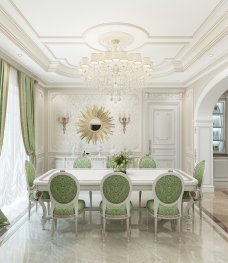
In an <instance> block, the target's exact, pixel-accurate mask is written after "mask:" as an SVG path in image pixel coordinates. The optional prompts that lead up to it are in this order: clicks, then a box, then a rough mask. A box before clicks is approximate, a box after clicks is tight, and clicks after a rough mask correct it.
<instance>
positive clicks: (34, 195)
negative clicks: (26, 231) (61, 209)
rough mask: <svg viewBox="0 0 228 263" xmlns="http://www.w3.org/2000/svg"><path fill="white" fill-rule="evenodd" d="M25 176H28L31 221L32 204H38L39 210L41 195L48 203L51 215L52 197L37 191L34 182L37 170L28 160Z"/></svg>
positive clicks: (44, 192)
mask: <svg viewBox="0 0 228 263" xmlns="http://www.w3.org/2000/svg"><path fill="white" fill-rule="evenodd" d="M25 175H26V182H27V190H28V200H29V204H28V217H29V220H30V215H31V207H32V203H33V202H35V203H36V209H37V202H38V197H39V196H40V195H41V198H42V199H43V201H44V202H47V207H48V214H50V196H49V194H48V192H47V191H43V192H39V191H37V190H36V189H35V186H34V184H33V182H34V180H35V179H36V170H35V167H34V165H33V164H32V163H31V162H30V161H27V160H25Z"/></svg>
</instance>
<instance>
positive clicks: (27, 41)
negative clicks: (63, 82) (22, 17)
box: [0, 6, 49, 70]
mask: <svg viewBox="0 0 228 263" xmlns="http://www.w3.org/2000/svg"><path fill="white" fill-rule="evenodd" d="M0 30H1V32H2V33H3V34H4V35H5V36H6V37H7V38H9V39H10V40H11V41H12V42H13V43H14V44H15V45H16V46H17V47H19V48H20V49H21V50H23V52H24V53H25V54H27V55H28V56H29V57H30V58H31V59H32V60H33V61H35V62H36V63H37V64H38V65H39V66H41V67H42V68H43V69H44V70H46V69H47V68H48V64H49V62H48V59H47V57H46V56H45V55H44V54H43V52H42V51H41V50H40V48H39V47H38V46H37V45H36V44H34V42H33V40H32V39H31V38H30V37H29V36H28V35H27V34H26V33H25V31H24V30H23V29H21V28H20V27H19V26H18V25H17V23H16V21H15V20H14V19H13V18H11V17H10V15H9V14H8V13H7V12H6V11H5V10H4V9H3V8H2V7H1V6H0Z"/></svg>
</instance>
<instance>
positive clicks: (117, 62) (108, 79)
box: [79, 39, 153, 102]
mask: <svg viewBox="0 0 228 263" xmlns="http://www.w3.org/2000/svg"><path fill="white" fill-rule="evenodd" d="M111 44H112V45H111V48H110V50H109V51H105V52H104V53H92V54H91V57H90V59H89V58H88V57H83V58H82V61H81V64H80V68H79V71H80V75H81V77H82V79H83V80H84V81H85V82H86V83H87V85H88V86H89V87H92V88H96V89H99V90H101V91H103V92H105V93H106V94H108V95H109V96H110V99H111V100H112V101H114V102H117V101H120V100H121V96H122V95H124V94H127V93H131V92H133V91H135V90H137V89H139V88H143V87H144V83H145V80H146V78H147V77H149V76H150V74H151V72H152V70H153V63H152V62H151V60H150V58H148V57H144V58H143V59H142V57H141V54H140V53H129V52H127V51H123V50H121V45H120V41H119V40H118V39H113V40H112V41H111Z"/></svg>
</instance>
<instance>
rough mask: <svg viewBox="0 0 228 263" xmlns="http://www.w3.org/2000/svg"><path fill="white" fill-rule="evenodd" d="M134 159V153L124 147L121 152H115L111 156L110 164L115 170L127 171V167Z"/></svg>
mask: <svg viewBox="0 0 228 263" xmlns="http://www.w3.org/2000/svg"><path fill="white" fill-rule="evenodd" d="M131 161H132V154H131V152H130V151H128V150H126V149H124V150H123V151H121V152H120V153H119V154H115V155H113V156H112V157H111V160H110V166H111V167H112V168H113V170H114V171H115V172H123V173H126V170H127V167H129V165H130V163H131Z"/></svg>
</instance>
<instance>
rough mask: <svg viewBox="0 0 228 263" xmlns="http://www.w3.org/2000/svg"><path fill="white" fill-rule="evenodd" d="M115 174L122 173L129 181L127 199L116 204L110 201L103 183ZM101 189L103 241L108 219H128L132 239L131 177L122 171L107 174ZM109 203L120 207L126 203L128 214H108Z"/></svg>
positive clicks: (128, 230) (128, 229)
mask: <svg viewBox="0 0 228 263" xmlns="http://www.w3.org/2000/svg"><path fill="white" fill-rule="evenodd" d="M113 175H121V176H123V177H124V178H126V179H127V181H128V183H129V187H130V189H129V193H128V196H127V197H126V199H125V200H124V201H123V202H121V203H118V204H114V203H111V202H109V201H108V200H107V199H106V197H105V195H104V192H103V184H104V182H105V180H106V179H107V178H109V177H111V176H113ZM100 191H101V196H102V211H101V217H102V238H103V241H104V240H105V228H106V219H112V220H124V219H126V223H127V237H128V241H129V240H130V235H131V229H130V223H131V221H130V218H131V213H130V198H131V192H132V183H131V180H130V178H129V177H128V176H127V175H126V174H124V173H121V172H113V173H109V174H107V175H106V176H104V177H103V179H102V181H101V185H100ZM107 205H111V206H112V207H118V206H121V205H126V210H127V214H126V215H116V216H113V215H106V213H105V212H106V207H107Z"/></svg>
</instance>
